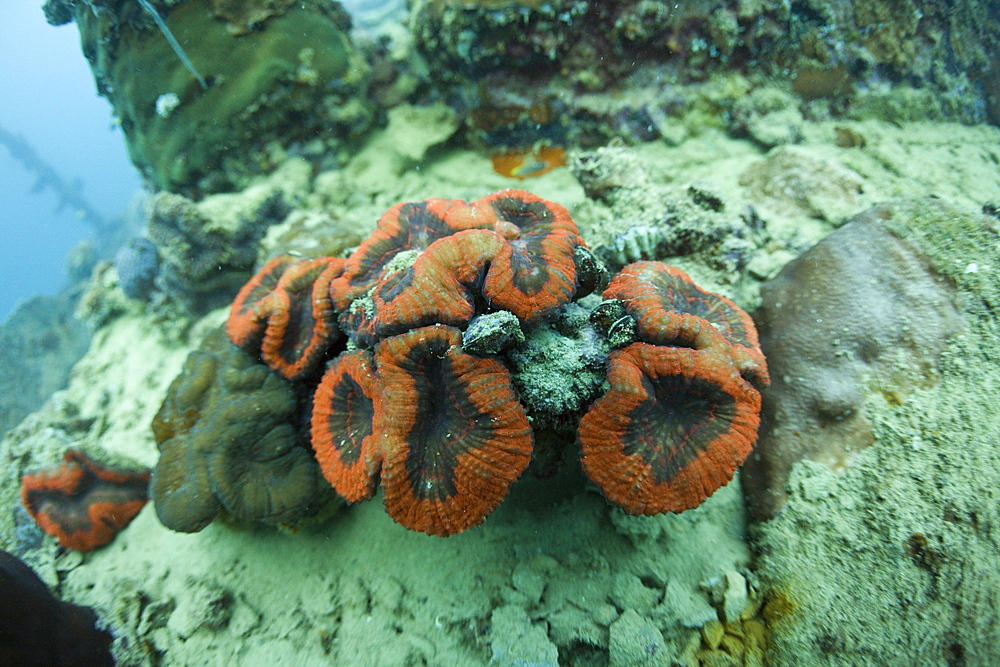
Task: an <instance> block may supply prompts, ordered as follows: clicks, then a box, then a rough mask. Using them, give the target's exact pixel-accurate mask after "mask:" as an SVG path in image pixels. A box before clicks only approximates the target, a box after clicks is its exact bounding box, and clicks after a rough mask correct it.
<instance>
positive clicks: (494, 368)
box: [227, 190, 767, 535]
mask: <svg viewBox="0 0 1000 667" xmlns="http://www.w3.org/2000/svg"><path fill="white" fill-rule="evenodd" d="M606 284H607V274H606V271H605V270H604V269H603V267H602V266H601V265H600V261H599V260H597V259H596V258H595V257H594V256H593V255H592V254H591V253H590V252H589V250H588V249H587V246H586V243H585V242H584V240H583V239H582V238H581V237H580V234H579V230H578V229H577V226H576V224H575V223H574V222H573V220H572V218H571V217H570V214H569V211H567V210H566V209H565V208H563V207H562V206H559V205H558V204H554V203H552V202H549V201H546V200H544V199H542V198H540V197H538V196H536V195H533V194H531V193H528V192H524V191H522V190H503V191H500V192H497V193H494V194H492V195H489V196H487V197H483V198H482V199H479V200H476V201H473V202H468V203H467V202H464V201H461V200H456V199H428V200H426V201H423V202H407V203H402V204H397V205H396V206H393V207H392V208H390V209H389V210H388V211H386V213H385V214H384V215H382V217H381V218H380V219H379V220H378V223H377V225H376V229H375V231H374V232H373V233H372V234H371V235H370V236H369V237H368V238H367V239H366V240H365V241H364V242H363V243H362V244H361V245H360V246H359V247H358V248H357V249H356V250H355V251H354V252H353V253H352V254H351V255H350V256H349V257H347V258H346V259H344V260H341V259H334V258H329V257H325V258H318V259H294V258H287V257H279V258H276V259H274V260H272V261H271V262H269V263H268V264H266V265H265V266H264V267H263V268H262V269H261V271H260V272H259V273H258V274H257V275H256V276H255V277H254V278H253V279H252V280H251V281H250V282H249V283H247V285H246V286H245V287H244V288H243V290H241V291H240V293H239V296H237V298H236V301H235V302H234V303H233V307H232V309H231V312H230V317H229V321H228V323H227V331H228V333H229V337H230V339H231V340H232V341H233V342H234V343H235V344H237V345H241V346H243V347H245V348H247V349H249V350H250V351H251V352H256V353H258V354H259V355H260V357H261V359H262V360H263V361H264V363H266V364H267V365H268V366H270V367H271V368H273V369H275V370H277V371H279V372H280V373H282V374H283V375H284V376H285V377H286V378H289V379H292V380H295V381H307V380H308V378H310V377H312V378H315V377H316V376H317V375H318V374H319V373H318V371H319V370H320V369H321V367H322V365H323V362H324V360H328V359H332V361H330V362H329V363H328V364H327V368H326V371H325V373H324V374H323V375H322V378H321V379H320V380H319V382H318V385H314V384H311V383H310V384H306V385H305V389H306V391H312V392H313V404H312V411H311V418H310V419H311V421H310V435H311V442H312V448H313V452H314V454H315V457H316V460H317V462H318V463H319V466H320V470H321V471H322V473H323V476H324V477H325V478H326V480H327V481H328V482H329V483H330V484H331V486H333V488H334V489H335V490H336V491H337V492H338V493H339V494H340V495H342V496H343V497H344V498H346V499H347V500H348V501H351V502H359V501H362V500H365V499H367V498H370V497H371V496H372V495H373V494H374V493H375V490H376V489H377V487H378V486H379V485H380V484H381V486H382V487H383V500H384V502H385V506H386V510H387V511H388V513H389V515H390V516H391V517H392V518H393V519H394V520H396V521H397V522H398V523H400V524H402V525H403V526H405V527H407V528H410V529H412V530H417V531H422V532H424V533H428V534H431V535H452V534H454V533H457V532H460V531H463V530H465V529H467V528H469V527H471V526H474V525H476V524H478V523H480V522H482V521H483V520H484V519H485V518H486V517H487V516H488V515H489V514H490V513H491V512H492V511H493V510H494V509H495V508H496V507H497V506H498V505H499V503H500V502H501V501H502V500H503V498H504V496H505V495H506V494H507V492H508V489H509V487H510V485H511V484H513V483H514V481H515V480H516V479H517V478H518V477H519V476H520V475H521V473H522V472H523V471H524V470H525V469H526V467H527V466H528V463H529V461H530V460H531V454H532V449H533V444H534V434H533V432H532V428H531V422H530V421H529V417H528V411H527V410H526V409H525V407H524V406H523V405H522V403H521V401H520V400H519V397H518V394H517V391H516V390H515V382H514V379H513V376H512V373H511V371H510V370H509V369H508V365H509V363H510V358H509V357H507V356H505V354H504V353H502V352H490V351H485V350H490V349H493V350H501V349H503V345H500V346H499V347H495V348H489V347H485V348H484V347H478V346H475V345H472V344H471V343H470V344H469V345H468V350H473V351H475V354H471V353H470V352H468V351H466V347H465V342H464V340H463V337H464V336H466V335H468V332H464V330H465V329H466V328H467V327H469V324H470V322H471V321H472V320H473V319H477V320H478V319H480V318H485V317H486V316H496V317H498V318H501V319H504V318H505V321H508V322H511V321H512V322H513V325H514V327H515V328H516V327H519V326H526V327H529V328H530V327H532V326H533V325H536V324H538V323H544V322H549V321H551V320H555V319H558V318H560V317H563V315H561V314H560V313H563V308H564V306H567V304H569V303H570V302H571V301H574V300H576V299H579V298H580V297H582V296H584V295H585V294H587V293H589V292H591V291H594V290H600V289H603V288H604V287H605V285H606ZM604 298H605V299H608V300H610V301H606V302H605V303H606V304H611V306H612V307H613V309H616V312H618V313H620V314H621V316H620V317H621V318H624V319H625V320H630V321H632V322H633V324H634V326H633V327H632V329H633V330H634V332H635V334H636V335H635V336H632V337H631V338H630V339H628V340H624V339H617V338H616V339H615V340H616V341H617V342H615V343H614V345H615V346H619V347H622V349H618V350H615V351H612V352H610V355H609V356H608V373H607V380H608V384H609V385H610V388H609V389H608V391H607V392H606V393H605V394H604V396H603V397H601V398H599V399H597V400H596V401H595V402H594V403H593V404H592V405H591V406H590V408H589V411H587V413H586V414H585V415H584V417H583V418H582V419H581V420H580V422H579V428H578V431H577V438H578V440H579V443H580V447H581V452H582V461H583V469H584V471H585V472H586V473H587V475H588V476H589V477H590V478H591V479H593V480H594V481H595V482H596V483H597V484H598V486H600V488H601V489H602V491H603V492H604V494H605V495H606V496H607V497H608V498H609V499H610V500H611V501H613V502H615V503H617V504H619V505H621V506H622V507H623V508H625V509H626V510H627V511H630V512H634V513H656V512H665V511H674V512H679V511H682V510H685V509H689V508H691V507H695V506H697V505H698V504H699V503H701V502H702V501H703V500H704V499H705V498H707V497H708V496H709V495H711V494H712V493H713V492H714V491H715V490H716V489H718V488H719V487H720V486H722V485H724V484H726V483H727V482H728V481H729V480H730V479H731V478H732V476H733V473H734V471H735V470H736V468H737V467H738V466H739V465H740V464H741V462H742V461H743V459H744V458H745V457H746V456H747V454H748V453H749V451H750V448H751V447H752V446H753V443H754V441H755V438H756V433H757V426H758V414H759V410H760V395H759V393H758V391H757V389H755V388H754V386H753V384H758V385H760V386H763V385H766V383H767V365H766V362H765V361H764V357H763V355H762V354H761V353H760V348H759V346H758V344H757V333H756V331H755V329H754V327H753V322H752V321H751V320H750V318H749V316H748V315H747V314H746V313H745V312H743V311H742V310H741V309H740V308H739V307H738V306H736V304H734V303H733V302H732V301H729V300H728V299H726V298H724V297H721V296H719V295H716V294H712V293H710V292H706V291H705V290H702V289H701V288H699V287H698V286H697V285H695V284H694V283H693V282H692V281H691V279H690V278H689V277H688V276H687V274H685V273H684V272H682V271H680V270H678V269H674V268H673V267H669V266H667V265H666V264H662V263H660V262H638V263H636V264H632V265H630V266H628V267H625V269H623V271H622V272H621V273H620V274H619V275H618V276H617V277H616V278H615V279H614V280H613V281H612V282H611V283H610V285H607V290H606V291H605V292H604ZM497 311H500V312H497ZM578 312H579V311H578ZM504 313H505V315H504ZM596 314H597V311H596V310H595V311H594V312H593V313H592V315H591V318H592V319H594V316H595V315H596ZM497 321H500V320H497ZM596 322H597V320H595V324H596ZM341 332H342V333H343V334H344V335H345V336H346V338H347V345H346V347H347V348H349V350H348V351H344V348H343V346H342V347H340V348H339V349H334V347H333V345H334V342H335V341H336V338H337V336H338V334H339V333H341ZM511 335H513V334H511ZM517 335H518V336H521V340H522V341H523V340H524V336H523V335H522V332H521V331H518V332H517ZM636 337H638V339H639V341H641V342H635V338H636ZM512 340H513V339H512ZM601 340H604V339H601ZM510 344H513V343H510ZM602 344H603V345H605V347H604V348H603V349H604V350H605V351H606V350H607V349H608V348H609V347H611V342H610V338H609V339H608V341H605V342H604V343H602ZM494 354H496V355H497V356H495V357H494V356H491V355H494ZM601 354H602V355H603V354H606V352H602V353H601ZM598 377H600V376H598ZM313 381H315V380H313ZM598 381H599V380H597V378H595V384H594V388H595V393H596V388H597V385H596V382H598ZM311 387H315V389H314V390H313V389H311ZM591 395H593V394H591ZM570 428H571V427H570Z"/></svg>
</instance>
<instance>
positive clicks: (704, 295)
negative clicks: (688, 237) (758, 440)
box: [604, 261, 769, 387]
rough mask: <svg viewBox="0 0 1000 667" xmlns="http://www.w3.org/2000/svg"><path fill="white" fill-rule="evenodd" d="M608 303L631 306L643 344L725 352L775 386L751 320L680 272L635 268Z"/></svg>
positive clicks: (617, 283) (618, 281) (612, 287)
mask: <svg viewBox="0 0 1000 667" xmlns="http://www.w3.org/2000/svg"><path fill="white" fill-rule="evenodd" d="M604 298H605V299H619V300H621V301H622V302H623V303H624V304H625V309H626V311H627V312H628V313H629V315H631V316H632V317H633V318H634V319H635V321H636V332H637V334H638V336H639V338H640V339H641V340H644V341H646V342H648V343H653V344H656V345H680V346H683V347H693V348H695V349H698V350H705V349H719V350H725V351H726V353H727V354H729V355H731V356H732V357H733V361H734V363H736V365H737V366H738V367H739V369H740V372H742V373H744V374H746V375H747V376H748V377H750V378H752V379H753V381H754V382H755V383H757V384H759V385H761V386H764V387H766V386H767V385H768V384H769V379H768V375H767V362H765V360H764V353H763V352H761V349H760V342H759V341H758V338H757V328H756V327H755V326H754V323H753V320H752V319H751V318H750V315H749V314H747V312H746V311H744V310H743V309H742V308H740V307H739V306H737V305H736V304H735V303H733V302H732V301H730V300H729V299H727V298H726V297H724V296H721V295H719V294H714V293H712V292H708V291H705V290H703V289H702V288H700V287H698V285H696V284H695V282H694V281H693V280H691V276H689V275H688V274H686V273H684V272H683V271H681V270H680V269H678V268H677V267H675V266H670V265H668V264H664V263H663V262H650V261H644V262H635V263H634V264H629V265H628V266H626V267H625V268H623V269H622V270H621V271H620V272H619V273H618V275H616V276H615V277H614V279H613V280H612V281H611V283H610V284H609V285H608V288H607V290H605V292H604Z"/></svg>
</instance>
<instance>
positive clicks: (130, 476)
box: [21, 449, 149, 551]
mask: <svg viewBox="0 0 1000 667" xmlns="http://www.w3.org/2000/svg"><path fill="white" fill-rule="evenodd" d="M63 458H64V461H65V462H64V463H63V464H61V465H59V466H55V467H53V468H46V469H43V470H39V471H37V472H35V473H31V474H27V475H24V477H22V478H21V503H22V504H23V505H24V507H25V509H27V510H28V513H29V514H31V516H32V517H33V518H34V519H35V521H36V522H37V523H38V525H39V526H41V528H42V530H44V531H45V532H46V533H48V534H49V535H52V536H53V537H55V538H56V539H57V540H58V541H59V544H61V545H62V546H63V547H65V548H67V549H75V550H77V551H91V550H92V549H96V548H98V547H102V546H104V545H105V544H107V543H108V542H110V541H111V540H112V539H114V536H115V535H116V534H117V533H118V531H120V530H121V529H123V528H124V527H125V526H127V525H128V524H129V523H130V522H131V521H132V519H134V518H135V516H136V515H137V514H138V513H139V511H140V510H141V509H142V508H143V506H144V505H145V504H146V500H147V491H146V488H147V486H148V484H149V471H148V470H144V471H134V470H124V469H120V468H113V467H109V466H102V465H99V464H98V463H96V462H95V461H93V460H92V459H90V458H89V457H88V456H86V455H85V454H84V453H83V452H81V451H79V450H76V449H71V450H69V451H67V452H66V454H65V456H64V457H63Z"/></svg>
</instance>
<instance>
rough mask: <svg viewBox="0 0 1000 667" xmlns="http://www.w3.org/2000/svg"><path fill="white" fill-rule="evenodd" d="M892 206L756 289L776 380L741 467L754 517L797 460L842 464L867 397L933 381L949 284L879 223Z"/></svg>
mask: <svg viewBox="0 0 1000 667" xmlns="http://www.w3.org/2000/svg"><path fill="white" fill-rule="evenodd" d="M890 214H891V208H890V207H877V208H874V209H871V210H869V211H866V212H864V213H861V214H859V215H857V216H855V217H854V218H853V219H851V220H850V221H849V222H848V223H847V224H846V225H844V226H843V227H841V228H840V229H838V230H837V231H835V232H834V233H832V234H830V235H829V236H828V237H826V238H825V239H823V240H822V241H820V242H819V243H818V244H816V246H815V247H813V248H812V249H811V250H809V251H808V252H806V253H805V254H804V255H802V256H801V257H799V258H798V259H796V260H794V261H793V262H791V263H789V264H788V265H787V266H786V267H785V268H784V269H782V271H781V273H779V274H778V275H777V276H776V277H775V278H773V279H772V280H771V281H770V282H768V283H767V284H766V285H764V287H763V289H762V296H763V302H762V303H761V306H760V308H759V309H758V310H757V312H756V313H755V315H754V317H755V319H756V321H757V323H758V326H759V327H760V335H761V346H762V347H763V349H764V351H765V352H766V353H767V358H768V361H769V363H770V364H771V371H772V373H773V376H774V379H775V380H774V385H773V386H772V387H771V388H770V389H769V390H768V391H766V392H765V393H764V403H763V421H762V426H761V436H760V444H759V445H758V446H757V449H756V451H755V452H754V454H753V455H752V456H751V457H750V458H749V460H748V461H747V464H746V466H745V469H744V474H743V478H742V483H743V488H744V491H745V492H746V494H747V496H748V506H749V508H750V510H751V511H752V512H753V513H754V514H756V515H757V517H758V518H770V517H772V516H774V515H775V514H776V513H777V512H779V511H780V510H781V508H782V507H783V506H784V504H785V498H786V496H787V492H786V490H785V483H786V481H787V480H788V476H789V473H790V472H791V468H792V466H793V465H794V464H795V463H796V462H797V461H800V460H802V459H809V460H812V461H817V462H820V463H825V464H827V465H829V466H830V467H831V468H834V469H838V470H842V469H844V468H845V467H846V466H848V465H850V463H851V460H852V458H853V457H854V456H856V455H857V453H858V452H859V451H860V450H861V449H863V448H865V447H867V446H868V445H869V444H871V442H872V439H873V436H872V431H871V424H870V423H869V421H868V418H867V416H866V409H865V400H866V396H867V395H868V394H870V393H873V392H874V393H881V394H882V395H883V396H884V397H885V398H886V399H887V400H888V401H889V402H890V403H893V404H898V403H900V402H902V401H903V400H904V399H905V397H906V395H907V394H908V393H909V392H911V391H912V390H913V389H915V388H917V387H920V386H922V385H926V384H928V383H930V382H933V381H934V374H935V371H934V368H935V365H936V362H937V358H938V356H939V355H940V353H941V351H942V350H943V347H944V343H945V341H946V339H947V338H948V337H950V336H952V335H954V334H956V333H958V332H960V331H961V330H962V326H963V325H962V319H961V316H960V314H959V310H958V308H957V305H956V303H955V296H954V293H953V289H952V287H951V286H950V285H949V284H948V283H947V281H946V280H945V279H944V278H943V277H941V276H940V275H938V274H937V273H936V272H935V271H934V270H933V269H932V268H931V265H930V263H929V261H928V260H927V259H926V257H924V255H923V253H921V252H920V251H919V250H918V249H917V248H916V247H914V246H913V245H911V244H910V243H909V242H907V241H904V240H902V239H900V238H898V237H896V236H895V235H893V234H892V233H891V232H889V230H888V229H886V227H885V226H884V225H883V224H882V222H881V219H883V216H889V215H890Z"/></svg>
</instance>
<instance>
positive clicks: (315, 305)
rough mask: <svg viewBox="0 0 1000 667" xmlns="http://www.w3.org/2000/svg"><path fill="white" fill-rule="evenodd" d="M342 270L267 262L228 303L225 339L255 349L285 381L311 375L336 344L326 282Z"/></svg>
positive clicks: (336, 263) (323, 263)
mask: <svg viewBox="0 0 1000 667" xmlns="http://www.w3.org/2000/svg"><path fill="white" fill-rule="evenodd" d="M343 268H344V260H343V259H340V258H337V257H320V258H317V259H296V258H294V257H290V256H288V255H283V256H280V257H276V258H274V259H272V260H271V261H270V262H268V263H267V264H265V265H264V267H263V268H262V269H261V270H260V271H258V272H257V274H256V275H255V276H254V277H253V278H251V279H250V282H248V283H247V284H246V285H244V286H243V289H241V290H240V292H239V294H238V295H237V296H236V300H235V301H233V305H232V307H231V308H230V312H229V319H228V320H227V321H226V333H227V334H228V335H229V339H230V340H231V341H233V343H234V344H235V345H239V346H241V347H250V348H253V347H256V346H257V345H258V344H259V345H260V355H261V358H262V359H263V360H264V362H265V363H266V364H267V365H268V366H270V367H271V368H273V369H274V370H276V371H278V372H279V373H281V374H282V375H284V376H285V377H286V378H288V379H296V378H299V377H303V376H305V375H308V374H310V373H312V372H313V371H314V370H315V369H316V367H317V365H318V363H319V361H320V359H321V358H322V357H323V355H324V354H326V353H327V352H328V350H329V348H330V346H331V345H332V343H333V342H334V341H335V340H336V338H337V334H338V331H337V328H336V327H337V325H336V313H335V312H334V310H333V305H332V303H331V301H330V282H331V281H332V280H333V279H334V278H336V277H337V276H339V275H340V274H341V272H342V271H343ZM262 336H263V338H262Z"/></svg>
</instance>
